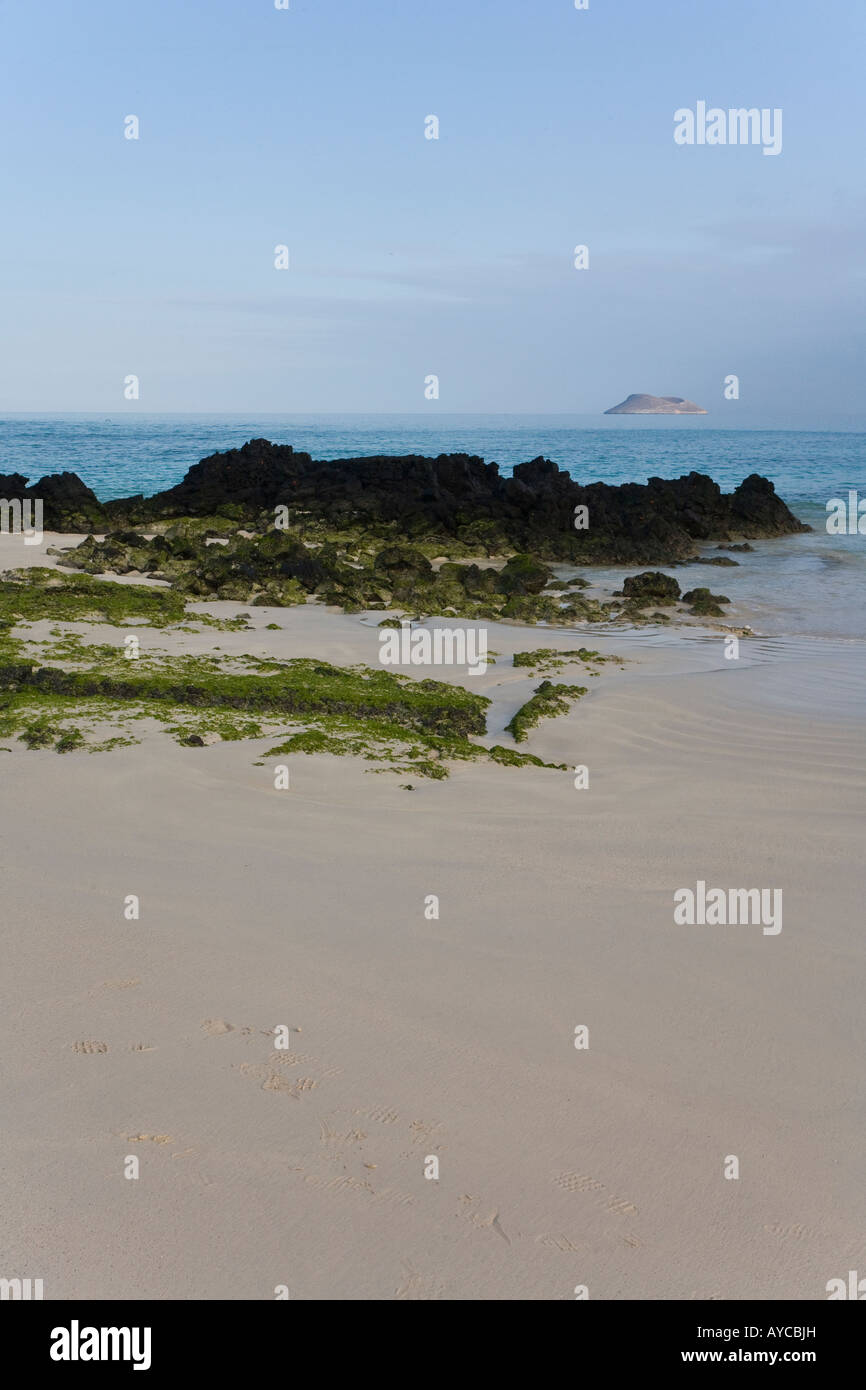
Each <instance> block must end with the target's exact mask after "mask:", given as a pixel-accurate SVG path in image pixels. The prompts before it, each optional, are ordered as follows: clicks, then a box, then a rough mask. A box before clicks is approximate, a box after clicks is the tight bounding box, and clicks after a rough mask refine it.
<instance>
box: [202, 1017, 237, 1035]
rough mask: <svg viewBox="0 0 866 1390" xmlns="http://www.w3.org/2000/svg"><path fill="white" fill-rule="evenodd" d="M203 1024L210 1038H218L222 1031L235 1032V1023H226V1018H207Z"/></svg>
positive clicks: (203, 1028)
mask: <svg viewBox="0 0 866 1390" xmlns="http://www.w3.org/2000/svg"><path fill="white" fill-rule="evenodd" d="M201 1026H202V1031H203V1032H205V1033H207V1035H208V1037H209V1038H218V1037H219V1036H220V1035H221V1034H222V1033H233V1032H234V1024H232V1023H226V1021H225V1019H224V1018H206V1019H205V1020H204V1022H203V1023H202V1025H201Z"/></svg>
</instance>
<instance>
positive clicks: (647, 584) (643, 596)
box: [622, 570, 680, 603]
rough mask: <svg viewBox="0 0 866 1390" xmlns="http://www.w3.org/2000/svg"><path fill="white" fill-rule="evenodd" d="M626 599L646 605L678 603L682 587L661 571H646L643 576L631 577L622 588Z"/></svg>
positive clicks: (633, 575)
mask: <svg viewBox="0 0 866 1390" xmlns="http://www.w3.org/2000/svg"><path fill="white" fill-rule="evenodd" d="M622 592H623V595H624V597H625V598H627V599H633V600H638V601H643V602H645V603H676V601H677V599H678V598H679V596H680V586H679V584H678V583H677V581H676V580H675V579H672V578H671V577H670V575H667V574H662V573H661V571H660V570H644V572H643V574H632V575H629V577H628V579H626V580H625V582H624V584H623V586H622Z"/></svg>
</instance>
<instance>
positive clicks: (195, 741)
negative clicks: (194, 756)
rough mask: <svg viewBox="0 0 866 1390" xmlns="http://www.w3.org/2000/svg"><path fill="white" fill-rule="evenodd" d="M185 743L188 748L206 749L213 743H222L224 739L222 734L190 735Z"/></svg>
mask: <svg viewBox="0 0 866 1390" xmlns="http://www.w3.org/2000/svg"><path fill="white" fill-rule="evenodd" d="M184 743H185V744H186V746H187V748H206V747H208V746H209V745H210V744H211V743H222V737H221V735H220V734H214V733H209V734H189V735H188V736H187V737H186V738H185V739H184Z"/></svg>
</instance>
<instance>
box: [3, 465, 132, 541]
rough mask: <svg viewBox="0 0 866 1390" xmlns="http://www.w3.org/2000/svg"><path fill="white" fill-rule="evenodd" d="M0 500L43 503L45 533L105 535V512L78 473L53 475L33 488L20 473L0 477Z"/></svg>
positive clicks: (49, 475)
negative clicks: (28, 500)
mask: <svg viewBox="0 0 866 1390" xmlns="http://www.w3.org/2000/svg"><path fill="white" fill-rule="evenodd" d="M0 498H5V500H6V501H9V502H11V501H13V500H14V499H15V498H18V499H20V500H21V501H24V500H25V499H26V498H29V499H31V500H33V501H41V502H42V528H43V530H45V531H104V530H105V529H106V519H105V512H104V509H103V507H102V504H101V502H100V501H99V500H98V498H97V496H96V493H95V492H92V491H91V490H90V488H89V487H86V486H85V484H84V483H83V482H82V481H81V479H80V478H79V477H78V475H77V474H76V473H50V474H48V475H47V477H44V478H40V479H39V482H38V483H34V484H33V486H32V487H29V486H28V480H27V479H26V478H25V477H23V476H22V475H21V474H20V473H6V474H2V473H0Z"/></svg>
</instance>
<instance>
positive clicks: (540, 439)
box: [0, 411, 866, 506]
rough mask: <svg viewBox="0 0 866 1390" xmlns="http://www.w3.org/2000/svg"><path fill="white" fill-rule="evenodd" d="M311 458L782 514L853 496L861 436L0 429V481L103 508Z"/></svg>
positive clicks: (615, 426) (334, 421)
mask: <svg viewBox="0 0 866 1390" xmlns="http://www.w3.org/2000/svg"><path fill="white" fill-rule="evenodd" d="M253 438H264V439H270V440H272V441H273V442H274V443H279V444H292V445H294V447H295V448H296V449H303V450H306V451H307V452H308V453H310V454H312V455H313V457H314V458H347V457H358V456H360V455H363V454H409V453H418V454H434V455H435V454H440V453H468V454H478V455H480V456H481V457H482V458H484V459H485V460H486V461H487V462H496V463H498V464H499V465H500V468H501V469H502V471H503V473H508V472H510V470H511V469H512V468H513V466H514V465H515V464H517V463H522V462H523V461H524V460H526V459H531V458H535V457H537V456H538V455H539V454H543V455H545V456H546V457H547V458H551V459H553V460H554V461H555V462H556V463H558V464H559V465H560V467H561V468H567V469H568V470H569V472H570V473H571V474H572V476H573V477H575V478H577V479H578V480H579V481H581V482H585V483H589V482H596V481H601V482H606V483H623V482H643V481H645V480H646V479H647V478H648V477H651V476H653V475H656V476H658V477H662V478H671V477H677V476H679V474H681V473H687V472H688V471H689V470H690V469H692V468H696V469H698V470H699V471H700V472H704V473H710V474H711V475H712V477H713V478H715V479H716V481H717V482H718V483H720V484H721V486H722V488H723V489H724V490H726V491H727V490H728V489H730V488H731V487H734V486H736V484H737V483H739V482H740V481H741V480H742V479H743V478H744V477H746V475H747V474H749V473H756V472H757V473H763V474H764V475H765V476H766V477H768V478H771V479H772V481H773V482H774V483H775V484H776V489H777V491H778V492H779V493H780V494H781V496H783V497H784V498H785V500H786V501H788V502H792V501H793V502H799V501H811V502H820V503H821V505H822V506H823V503H824V502H825V501H826V499H827V498H828V497H832V496H837V495H840V493H841V492H842V491H847V489H848V488H852V487H854V488H856V487H858V486H859V488H860V491H861V495H866V433H854V432H841V431H840V432H830V431H812V432H807V431H793V430H792V431H774V430H734V429H730V430H720V429H716V428H713V427H712V426H711V425H708V424H707V423H706V422H705V421H704V420H703V418H701V417H699V418H698V419H697V420H696V419H682V418H681V419H677V418H676V417H667V418H662V419H653V418H651V417H646V416H644V417H632V418H628V417H623V416H620V417H605V416H601V417H599V416H592V417H586V416H566V415H548V416H519V415H514V416H503V415H491V416H483V415H462V416H460V415H440V414H436V415H429V416H423V415H378V416H377V415H318V416H316V415H308V416H304V415H146V414H141V413H138V412H132V411H130V412H128V413H119V414H117V415H113V416H103V415H84V414H82V415H39V416H29V417H28V416H23V415H10V416H6V417H5V418H3V419H2V420H0V473H13V472H16V473H24V474H26V475H28V476H29V477H30V479H31V481H35V480H36V479H37V478H39V477H42V476H43V475H44V474H46V473H56V472H60V471H62V470H63V469H69V470H71V471H72V472H74V473H78V475H79V476H80V477H81V478H82V479H83V480H84V482H86V483H87V484H88V486H90V487H92V488H93V490H94V492H95V493H96V494H97V496H98V497H100V498H102V499H103V500H104V499H106V498H109V497H122V496H126V495H131V494H132V493H136V492H142V493H144V494H145V495H148V494H150V493H153V492H159V491H160V490H162V489H163V488H167V487H171V486H173V485H174V484H175V483H177V482H179V481H180V479H181V478H182V477H183V475H184V473H185V472H186V470H187V469H188V468H189V467H190V465H191V464H193V463H197V462H198V460H199V459H201V458H204V457H205V456H206V455H207V454H211V453H214V452H215V451H216V450H218V449H231V448H236V447H237V446H239V445H241V444H243V443H244V442H245V441H246V440H248V439H253Z"/></svg>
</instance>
